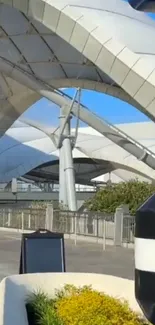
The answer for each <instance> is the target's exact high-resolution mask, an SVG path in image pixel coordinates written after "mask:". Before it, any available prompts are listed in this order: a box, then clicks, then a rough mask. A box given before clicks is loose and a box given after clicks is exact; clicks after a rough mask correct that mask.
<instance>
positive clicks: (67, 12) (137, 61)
mask: <svg viewBox="0 0 155 325" xmlns="http://www.w3.org/2000/svg"><path fill="white" fill-rule="evenodd" d="M0 3H1V5H0V25H1V28H0V59H3V60H6V61H7V62H11V63H13V65H14V67H19V68H20V69H21V71H23V72H24V73H29V75H31V76H33V77H35V78H37V79H38V80H41V81H42V82H43V84H46V85H48V86H54V87H68V86H71V87H73V86H80V87H82V88H89V89H94V90H97V91H102V92H105V93H107V94H111V95H112V96H116V97H118V98H121V99H123V100H125V101H128V102H129V103H131V104H133V105H135V106H136V107H137V108H138V109H140V110H141V111H143V112H144V113H145V114H146V115H148V116H149V117H150V118H151V119H152V120H155V44H154V42H153V41H152V40H153V39H154V37H155V22H154V21H153V20H151V18H149V17H147V16H146V15H145V14H144V13H141V12H136V11H135V10H134V9H133V8H131V7H130V6H129V4H128V3H126V2H124V1H122V0H108V1H107V0H102V1H99V0H96V1H95V2H94V1H92V0H20V1H18V0H1V1H0ZM122 26H123V28H122ZM13 80H16V77H15V73H14V69H12V73H11V78H10V77H9V76H8V75H7V72H6V71H5V74H1V75H0V87H1V89H0V95H1V96H0V104H1V107H3V108H2V112H1V115H0V129H1V133H3V132H4V129H7V128H8V127H9V125H11V124H12V122H13V120H16V119H17V117H18V116H20V114H21V113H23V112H24V111H25V109H26V108H27V107H29V106H30V105H31V104H32V103H33V102H35V101H36V100H38V98H39V95H38V94H36V93H34V92H33V91H30V90H28V88H27V87H24V86H21V85H19V83H17V82H15V81H13Z"/></svg>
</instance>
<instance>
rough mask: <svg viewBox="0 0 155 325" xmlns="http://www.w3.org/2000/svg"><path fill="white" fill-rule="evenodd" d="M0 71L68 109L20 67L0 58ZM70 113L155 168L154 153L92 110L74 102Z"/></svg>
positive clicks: (62, 99) (61, 99)
mask: <svg viewBox="0 0 155 325" xmlns="http://www.w3.org/2000/svg"><path fill="white" fill-rule="evenodd" d="M0 71H1V72H3V73H5V74H6V75H8V76H9V77H11V78H13V79H15V80H16V81H18V82H19V83H22V84H24V85H26V86H27V87H29V88H30V89H33V90H34V91H36V92H37V93H38V94H39V95H41V96H43V97H45V98H47V99H49V100H50V101H52V102H54V103H55V104H57V105H59V106H64V109H66V111H68V106H70V100H69V99H68V98H66V97H65V95H64V96H62V95H60V94H59V93H58V92H56V91H52V90H53V89H50V87H49V86H47V85H45V84H44V83H43V82H41V81H39V80H37V79H36V78H35V77H34V76H31V75H29V74H28V73H26V72H23V71H22V70H21V69H20V68H17V67H15V66H14V65H13V64H12V63H10V62H7V61H6V60H4V59H2V58H0ZM72 114H73V115H75V116H77V117H79V118H80V119H81V120H82V121H83V122H85V123H87V124H88V125H90V126H91V127H92V128H93V129H95V130H96V131H98V132H99V133H101V134H102V135H104V136H105V137H106V138H108V139H110V140H111V141H112V142H114V143H116V144H117V145H118V146H120V147H122V148H123V149H125V150H126V151H128V152H129V153H131V154H132V155H133V156H135V157H136V158H138V159H139V160H141V161H143V162H144V163H145V164H146V165H148V166H149V167H151V168H153V169H155V158H154V154H153V153H150V152H148V151H147V149H146V148H145V150H144V149H143V148H142V147H143V146H142V145H140V144H139V146H140V147H138V146H137V145H135V144H134V143H133V142H131V141H130V140H129V139H128V138H127V137H126V138H125V137H124V136H122V135H120V134H119V132H118V130H117V131H116V130H112V128H111V127H109V126H108V125H107V123H106V122H105V121H104V120H103V119H101V118H99V117H98V116H97V115H95V114H94V113H93V112H91V111H90V110H88V109H87V108H86V107H84V106H82V105H80V110H79V105H78V104H77V103H74V105H73V107H72Z"/></svg>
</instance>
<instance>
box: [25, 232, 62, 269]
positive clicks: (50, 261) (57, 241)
mask: <svg viewBox="0 0 155 325" xmlns="http://www.w3.org/2000/svg"><path fill="white" fill-rule="evenodd" d="M44 272H65V249H64V236H63V234H59V233H52V232H50V231H48V230H42V229H39V230H37V231H36V232H34V233H29V234H23V235H22V242H21V256H20V268H19V274H24V273H44Z"/></svg>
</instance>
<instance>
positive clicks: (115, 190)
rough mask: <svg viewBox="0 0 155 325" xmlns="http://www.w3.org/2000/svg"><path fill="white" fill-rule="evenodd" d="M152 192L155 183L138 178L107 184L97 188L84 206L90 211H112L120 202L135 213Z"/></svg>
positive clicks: (154, 188)
mask: <svg viewBox="0 0 155 325" xmlns="http://www.w3.org/2000/svg"><path fill="white" fill-rule="evenodd" d="M153 193H155V185H153V184H148V183H146V182H139V181H138V180H131V181H129V182H122V183H118V184H115V185H111V186H110V185H108V186H107V187H105V188H103V189H101V190H99V191H98V192H97V193H96V194H95V196H94V197H93V198H91V200H88V201H87V202H86V206H87V208H88V209H89V210H91V211H98V212H106V213H114V212H115V210H116V208H117V207H119V206H120V205H122V204H128V205H129V210H130V213H131V215H135V213H136V210H137V209H138V207H140V206H141V205H142V204H143V203H144V202H145V201H146V200H147V198H149V197H150V196H151V195H152V194H153Z"/></svg>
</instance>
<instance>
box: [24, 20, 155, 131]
mask: <svg viewBox="0 0 155 325" xmlns="http://www.w3.org/2000/svg"><path fill="white" fill-rule="evenodd" d="M149 15H150V16H151V18H153V19H155V15H154V14H149ZM65 92H66V93H67V94H69V95H71V96H73V95H74V92H75V90H74V89H67V90H65ZM81 101H82V103H83V104H85V105H86V106H87V107H88V108H89V109H91V110H92V111H94V112H95V113H96V114H98V115H99V116H101V117H103V118H105V119H106V120H108V121H110V122H112V123H131V122H143V121H147V120H148V118H147V117H146V116H145V115H144V114H142V113H140V112H139V111H138V110H137V109H136V108H134V107H133V106H131V105H129V104H127V103H125V102H123V101H121V100H119V99H116V98H113V97H111V96H107V95H105V94H101V93H97V92H93V91H88V90H82V95H81ZM58 116H59V110H58V108H57V107H56V106H55V105H53V104H52V103H51V102H49V101H48V100H46V99H45V98H43V99H41V100H40V101H38V102H37V103H36V104H34V105H33V106H32V107H30V108H29V109H28V110H27V111H26V112H25V113H24V114H23V117H25V118H29V119H33V120H37V121H39V122H42V123H44V124H51V125H57V124H58Z"/></svg>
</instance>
